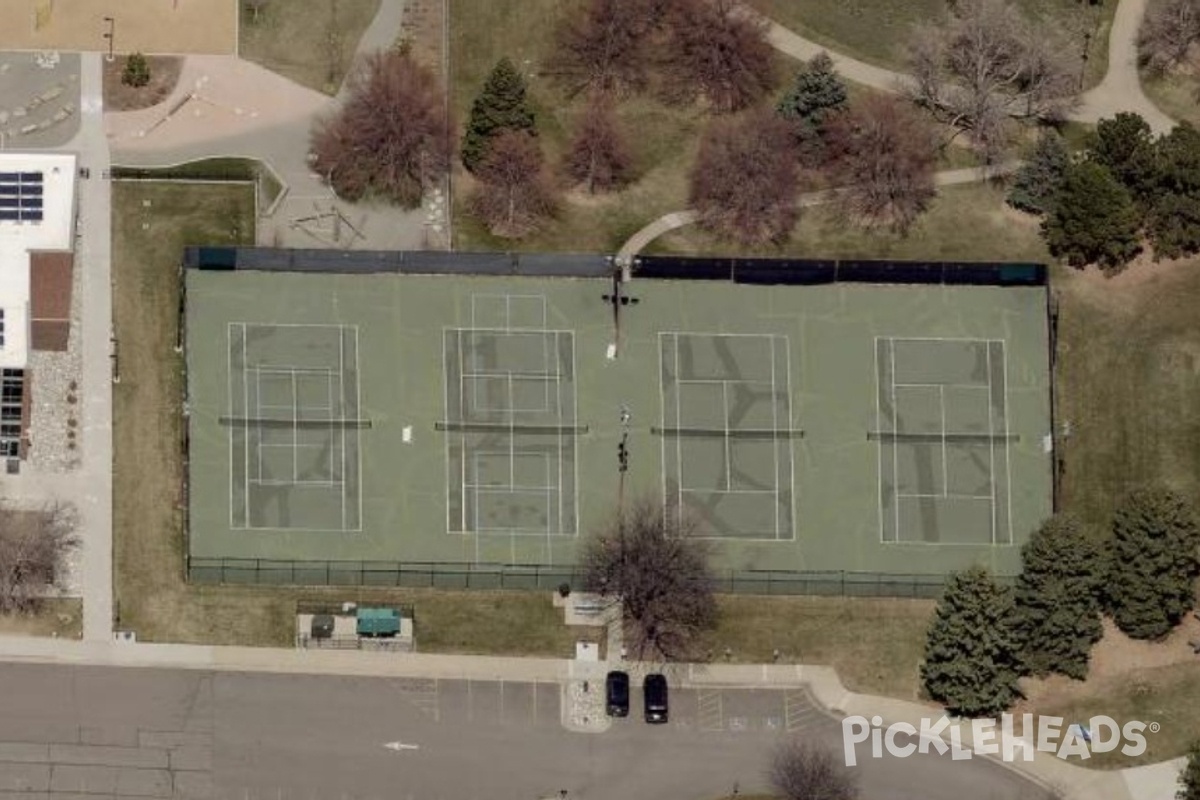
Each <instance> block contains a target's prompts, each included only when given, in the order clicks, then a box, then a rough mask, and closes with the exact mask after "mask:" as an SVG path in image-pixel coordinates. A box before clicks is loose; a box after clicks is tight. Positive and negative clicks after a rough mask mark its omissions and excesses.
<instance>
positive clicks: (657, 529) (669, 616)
mask: <svg viewBox="0 0 1200 800" xmlns="http://www.w3.org/2000/svg"><path fill="white" fill-rule="evenodd" d="M582 551H583V552H582V554H581V558H580V563H581V565H582V566H583V570H584V583H585V586H586V588H587V589H588V591H592V592H597V593H599V594H600V595H601V596H603V597H610V598H613V599H615V600H619V601H620V602H621V606H622V612H623V617H624V620H625V623H626V628H627V630H628V631H629V632H630V633H631V634H632V642H631V644H632V647H631V651H632V652H633V653H634V654H635V655H636V657H637V658H639V659H645V658H647V657H657V658H663V659H666V660H671V661H676V660H682V659H685V658H687V657H689V656H694V654H695V652H696V647H697V646H698V645H699V638H700V637H701V636H702V635H703V634H704V633H706V632H707V631H709V630H711V629H712V628H713V627H715V625H716V621H717V605H716V600H715V599H714V597H713V590H712V586H713V578H712V574H711V572H710V570H709V566H708V556H709V548H708V546H707V543H706V542H705V541H704V540H702V539H699V538H697V537H696V536H694V529H693V527H692V524H691V523H690V522H689V521H688V520H687V519H680V518H679V517H678V515H677V514H676V513H675V512H674V511H672V510H664V509H663V507H662V505H660V504H658V503H656V502H654V501H653V500H650V499H648V498H642V499H639V500H637V501H636V502H635V503H634V504H633V506H632V508H630V509H629V510H628V511H625V512H623V513H618V514H617V515H616V516H615V517H614V518H613V520H612V521H611V522H610V524H609V526H608V527H607V528H606V529H604V530H602V531H600V532H599V533H597V534H594V535H593V536H591V537H590V538H589V539H588V540H586V541H585V542H584V545H583V548H582Z"/></svg>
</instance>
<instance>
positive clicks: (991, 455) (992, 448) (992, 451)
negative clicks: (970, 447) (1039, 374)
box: [987, 345, 998, 544]
mask: <svg viewBox="0 0 1200 800" xmlns="http://www.w3.org/2000/svg"><path fill="white" fill-rule="evenodd" d="M987 371H988V470H989V471H988V483H989V484H991V490H992V495H991V497H992V544H995V543H996V529H997V527H998V510H997V508H996V431H995V424H994V421H993V420H994V418H995V416H996V414H995V411H994V410H993V409H992V375H993V373H992V348H991V346H990V345H989V346H988V347H987Z"/></svg>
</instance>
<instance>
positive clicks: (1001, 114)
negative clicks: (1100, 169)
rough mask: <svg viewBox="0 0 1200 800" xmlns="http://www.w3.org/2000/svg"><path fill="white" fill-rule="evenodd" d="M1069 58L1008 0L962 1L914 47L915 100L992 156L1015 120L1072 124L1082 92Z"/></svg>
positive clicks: (916, 38) (920, 32)
mask: <svg viewBox="0 0 1200 800" xmlns="http://www.w3.org/2000/svg"><path fill="white" fill-rule="evenodd" d="M1065 52H1066V49H1065V48H1064V47H1063V46H1062V45H1061V43H1056V42H1052V41H1050V40H1048V39H1046V38H1045V37H1044V35H1043V34H1041V33H1039V32H1038V31H1036V30H1035V29H1034V28H1033V27H1032V26H1031V25H1030V24H1029V23H1028V22H1027V21H1026V20H1025V18H1024V17H1022V16H1021V13H1020V12H1019V11H1018V10H1017V9H1016V7H1015V6H1013V5H1011V4H1010V3H1009V2H1008V0H960V1H959V2H957V3H956V4H955V5H954V7H953V9H952V11H951V15H950V19H949V21H948V22H947V23H942V24H937V25H933V24H930V25H925V26H922V27H920V28H918V29H917V31H916V32H915V33H914V35H913V38H912V39H911V41H910V42H909V65H910V67H911V71H912V74H913V83H912V85H911V87H910V88H911V92H912V96H913V99H914V100H916V101H917V102H918V103H920V104H922V105H924V106H926V107H927V108H929V109H931V110H933V111H934V112H935V113H936V114H938V115H940V116H941V117H942V118H943V119H944V120H945V121H946V122H948V123H950V124H952V125H954V126H956V127H959V128H962V129H964V130H968V131H970V133H971V138H972V140H973V141H974V142H975V143H976V145H977V146H978V147H979V148H980V149H981V150H982V151H983V152H984V154H985V155H987V156H989V157H993V156H995V155H996V154H997V153H998V152H999V150H1000V149H1001V148H1002V146H1003V144H1004V123H1005V121H1006V120H1007V119H1008V118H1009V117H1023V118H1036V119H1042V120H1048V121H1058V120H1061V119H1063V118H1064V117H1065V115H1066V112H1067V111H1068V110H1069V109H1070V106H1071V104H1072V103H1074V102H1075V101H1074V94H1075V89H1076V85H1075V80H1074V79H1073V77H1072V73H1071V65H1070V61H1069V59H1068V58H1067V57H1066V55H1065Z"/></svg>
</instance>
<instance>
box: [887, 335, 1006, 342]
mask: <svg viewBox="0 0 1200 800" xmlns="http://www.w3.org/2000/svg"><path fill="white" fill-rule="evenodd" d="M888 338H889V339H892V340H893V341H901V342H971V343H977V342H994V341H998V340H997V339H980V338H977V337H974V336H889V337H888Z"/></svg>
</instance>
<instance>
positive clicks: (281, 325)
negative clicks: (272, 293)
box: [232, 320, 345, 331]
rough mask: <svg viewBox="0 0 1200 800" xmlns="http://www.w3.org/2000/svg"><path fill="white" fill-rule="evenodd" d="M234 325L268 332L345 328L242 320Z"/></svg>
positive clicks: (307, 323)
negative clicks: (295, 329)
mask: <svg viewBox="0 0 1200 800" xmlns="http://www.w3.org/2000/svg"><path fill="white" fill-rule="evenodd" d="M232 324H234V325H242V326H243V327H246V328H266V329H267V330H268V331H269V330H270V329H271V328H343V327H345V326H344V325H341V324H339V323H336V322H251V321H249V320H242V321H240V322H234V323H232Z"/></svg>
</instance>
